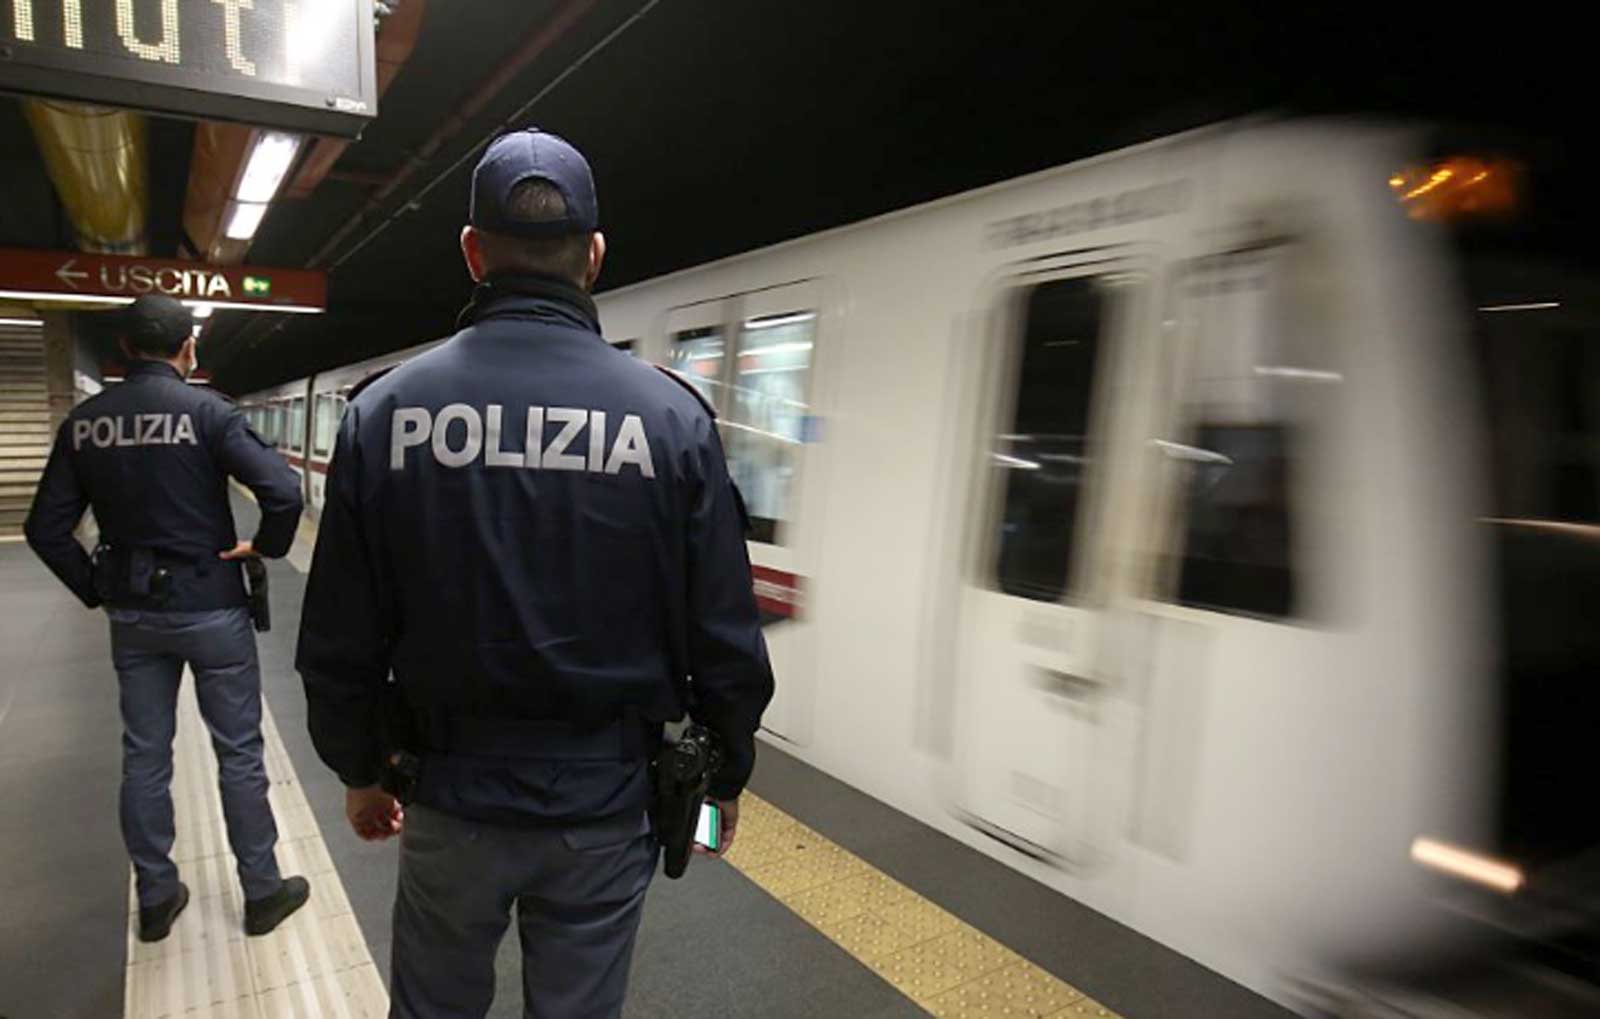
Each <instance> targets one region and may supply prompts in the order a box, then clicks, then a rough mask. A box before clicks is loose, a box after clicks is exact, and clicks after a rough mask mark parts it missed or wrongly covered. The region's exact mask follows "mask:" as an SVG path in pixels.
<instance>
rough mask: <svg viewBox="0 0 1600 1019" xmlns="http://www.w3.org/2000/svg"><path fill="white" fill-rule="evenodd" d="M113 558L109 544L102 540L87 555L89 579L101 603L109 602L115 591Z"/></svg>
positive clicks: (114, 557)
mask: <svg viewBox="0 0 1600 1019" xmlns="http://www.w3.org/2000/svg"><path fill="white" fill-rule="evenodd" d="M115 559H116V556H115V555H114V554H113V551H112V548H111V546H110V545H107V544H105V543H104V542H101V543H100V544H99V545H96V546H95V547H94V552H93V553H92V554H91V555H90V556H89V580H90V582H91V583H93V584H94V593H95V595H96V596H97V597H99V599H100V603H101V604H102V605H104V604H108V603H110V602H111V601H112V599H113V597H114V596H115V595H116V593H117V585H116V575H115V573H114V570H115V567H114V566H113V563H114V561H115Z"/></svg>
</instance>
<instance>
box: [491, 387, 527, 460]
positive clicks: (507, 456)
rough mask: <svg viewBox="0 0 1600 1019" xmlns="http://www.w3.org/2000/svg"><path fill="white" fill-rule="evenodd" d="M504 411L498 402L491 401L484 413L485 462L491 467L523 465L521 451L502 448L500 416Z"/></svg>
mask: <svg viewBox="0 0 1600 1019" xmlns="http://www.w3.org/2000/svg"><path fill="white" fill-rule="evenodd" d="M503 413H504V408H502V407H501V406H500V405H499V404H498V403H491V404H489V410H488V411H487V413H485V414H484V425H483V462H484V463H486V464H488V465H489V466H490V467H521V466H522V454H521V453H519V452H517V451H515V450H510V449H501V448H500V417H501V415H502V414H503Z"/></svg>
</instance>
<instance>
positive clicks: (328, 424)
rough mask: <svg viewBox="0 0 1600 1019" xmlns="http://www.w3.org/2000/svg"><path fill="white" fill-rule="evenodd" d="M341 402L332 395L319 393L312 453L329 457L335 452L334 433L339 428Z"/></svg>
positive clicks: (312, 434)
mask: <svg viewBox="0 0 1600 1019" xmlns="http://www.w3.org/2000/svg"><path fill="white" fill-rule="evenodd" d="M341 409H342V408H340V406H339V401H338V400H337V399H336V398H335V397H334V396H333V395H332V394H330V393H318V394H317V402H316V416H315V419H314V420H313V422H312V425H311V452H312V453H313V454H315V455H316V456H327V455H328V454H329V453H330V452H332V451H333V433H334V432H335V431H337V430H338V428H339V412H340V410H341Z"/></svg>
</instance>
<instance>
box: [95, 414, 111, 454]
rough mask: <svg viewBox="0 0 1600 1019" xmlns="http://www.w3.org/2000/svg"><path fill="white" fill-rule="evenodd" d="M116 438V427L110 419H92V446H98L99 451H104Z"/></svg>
mask: <svg viewBox="0 0 1600 1019" xmlns="http://www.w3.org/2000/svg"><path fill="white" fill-rule="evenodd" d="M116 437H117V426H116V425H115V424H114V423H113V422H112V420H111V419H110V418H95V419H94V433H93V435H92V436H91V438H93V439H94V444H95V445H96V446H99V447H100V448H101V449H105V448H106V447H107V446H109V445H111V443H112V441H113V440H114V439H116Z"/></svg>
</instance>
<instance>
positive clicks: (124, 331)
mask: <svg viewBox="0 0 1600 1019" xmlns="http://www.w3.org/2000/svg"><path fill="white" fill-rule="evenodd" d="M120 314H121V321H120V326H121V330H120V332H121V336H122V338H123V340H124V341H126V342H127V344H128V348H129V349H130V350H132V351H133V352H134V353H136V354H143V355H144V356H146V357H162V358H174V357H177V356H178V351H180V350H182V349H183V344H184V341H185V340H187V339H188V338H189V337H190V336H192V335H194V315H193V313H191V312H190V311H189V309H188V308H185V307H184V306H183V305H182V304H181V303H179V302H178V301H177V300H176V299H174V298H171V297H167V296H165V295H163V294H146V295H145V296H143V297H141V298H139V299H138V300H136V301H134V302H133V303H132V304H130V305H128V307H126V308H123V309H122V310H121V312H120Z"/></svg>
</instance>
